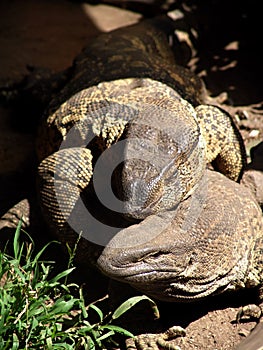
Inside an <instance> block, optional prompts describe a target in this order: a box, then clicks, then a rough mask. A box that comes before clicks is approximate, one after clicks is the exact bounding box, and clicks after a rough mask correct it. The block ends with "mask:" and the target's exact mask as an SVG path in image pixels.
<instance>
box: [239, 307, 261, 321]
mask: <svg viewBox="0 0 263 350" xmlns="http://www.w3.org/2000/svg"><path fill="white" fill-rule="evenodd" d="M261 316H262V309H261V307H260V306H258V305H256V304H249V305H246V306H243V307H241V308H240V309H239V311H238V313H237V315H236V322H237V323H239V322H240V321H241V320H248V319H251V318H253V319H257V320H258V319H260V317H261Z"/></svg>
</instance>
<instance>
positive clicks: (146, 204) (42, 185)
mask: <svg viewBox="0 0 263 350" xmlns="http://www.w3.org/2000/svg"><path fill="white" fill-rule="evenodd" d="M173 31H174V27H173V22H172V21H171V20H170V19H169V18H168V17H166V16H163V17H160V18H156V19H152V20H146V21H144V22H142V23H140V24H138V25H135V26H130V27H127V28H121V29H119V30H116V31H113V32H110V33H106V34H102V35H101V36H99V37H98V38H96V39H95V40H94V41H93V42H91V44H90V45H89V46H88V47H87V48H86V49H85V50H84V51H83V52H82V53H81V54H80V55H79V56H78V57H77V58H76V60H75V62H74V65H73V66H72V68H71V70H70V76H71V78H70V80H69V82H68V83H67V84H66V85H65V86H64V88H63V89H62V90H61V92H60V93H59V94H57V96H56V97H55V98H54V99H53V100H52V101H51V103H50V105H49V107H48V109H47V110H46V112H45V115H44V117H43V121H42V123H41V126H40V129H39V130H40V132H39V136H38V146H37V148H38V157H39V162H40V165H39V174H38V175H39V178H38V188H39V197H40V203H41V206H42V210H43V214H44V217H45V218H46V221H47V223H48V224H49V226H50V228H51V231H52V232H53V233H54V234H55V235H56V236H57V237H58V238H59V239H60V240H61V241H62V242H64V243H69V244H71V245H74V243H75V242H76V240H77V239H78V236H79V234H80V233H82V238H81V240H80V242H79V247H78V251H77V258H78V260H80V261H82V262H84V263H88V262H90V261H92V262H93V263H94V264H95V265H96V266H97V267H98V268H99V269H100V270H101V271H102V272H103V273H104V274H106V275H108V276H110V277H112V278H114V279H117V280H119V281H122V282H126V283H129V284H131V285H132V286H134V287H135V288H136V289H139V290H140V291H142V292H144V293H146V294H148V295H150V296H153V297H155V298H157V299H160V300H169V301H191V300H196V299H198V298H203V297H206V296H208V295H212V294H216V293H219V292H223V291H226V290H234V289H238V288H243V287H254V286H258V285H260V284H261V282H262V269H263V264H262V249H263V248H262V247H263V243H262V236H263V233H262V213H261V210H260V208H259V206H258V204H257V203H256V200H255V198H254V197H253V196H252V195H251V193H250V192H249V190H247V189H246V188H245V187H244V186H241V185H240V184H238V183H237V182H235V181H239V180H240V179H241V176H242V172H243V168H244V165H245V154H244V146H243V143H242V139H241V136H240V134H239V132H238V130H237V128H236V126H235V124H234V123H233V121H232V119H231V117H230V116H229V115H228V114H227V113H226V112H224V111H223V110H221V109H220V108H218V107H216V106H211V105H206V104H205V102H206V92H205V89H204V86H203V84H202V82H201V80H200V79H198V78H197V77H196V76H194V75H193V74H192V73H191V72H189V71H188V70H186V69H184V68H182V67H180V66H178V65H176V63H175V60H174V56H173V53H172V51H171V50H170V47H169V45H168V40H167V37H168V36H169V35H171V34H172V33H173ZM210 162H212V164H213V166H214V169H215V170H218V171H220V172H221V173H222V174H224V175H222V174H219V173H217V172H216V171H213V172H211V171H208V170H206V167H207V164H208V163H210ZM96 197H98V200H97V198H96ZM100 202H102V205H101V204H100ZM94 208H95V209H94ZM97 208H99V209H97ZM116 213H117V214H116ZM104 246H106V247H105V248H104ZM219 262H220V263H219ZM142 348H145V349H146V347H142Z"/></svg>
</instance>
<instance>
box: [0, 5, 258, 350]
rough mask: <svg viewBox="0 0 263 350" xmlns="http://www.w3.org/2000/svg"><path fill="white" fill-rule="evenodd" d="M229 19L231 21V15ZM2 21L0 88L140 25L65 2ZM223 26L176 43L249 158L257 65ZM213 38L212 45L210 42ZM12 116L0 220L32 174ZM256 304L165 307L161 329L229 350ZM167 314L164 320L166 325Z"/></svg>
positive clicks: (184, 343)
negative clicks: (242, 316) (218, 99)
mask: <svg viewBox="0 0 263 350" xmlns="http://www.w3.org/2000/svg"><path fill="white" fill-rule="evenodd" d="M201 7H202V6H201ZM229 11H230V13H232V12H231V9H229ZM0 13H1V14H2V15H1V21H0V47H1V48H2V49H1V51H0V67H1V70H0V86H1V85H4V84H7V83H8V82H10V81H14V80H19V79H21V77H23V76H24V75H25V74H26V73H27V66H28V65H31V66H37V67H47V68H50V69H52V70H54V71H60V70H62V69H64V68H66V67H68V66H69V65H70V64H71V62H72V60H73V58H74V56H75V55H76V54H77V53H79V52H80V50H81V49H82V48H83V46H84V45H86V44H87V43H88V42H89V40H91V38H93V37H94V36H95V35H97V34H99V33H100V32H103V31H108V30H111V29H114V28H117V27H121V26H124V25H127V24H131V23H135V22H137V21H138V20H139V19H140V18H141V14H140V13H136V12H132V11H129V10H127V9H119V8H117V7H112V6H107V5H88V4H81V3H77V2H70V1H66V0H52V1H51V0H50V1H48V0H38V1H34V0H27V1H23V2H22V1H19V0H12V1H10V0H2V1H1V2H0ZM197 15H198V16H197V19H196V18H194V19H193V18H191V16H190V17H189V21H190V22H189V23H190V26H192V27H193V28H194V29H196V28H197V27H196V22H198V21H199V22H201V23H204V22H202V21H204V20H207V16H205V15H207V14H206V12H205V10H204V9H202V11H201V10H200V13H197ZM219 17H220V16H219ZM228 20H229V18H228ZM225 21H226V22H225V23H226V25H225V29H226V31H225V32H224V34H226V32H227V33H228V36H226V35H225V36H223V34H222V33H221V34H220V35H221V36H220V35H218V31H217V30H218V27H217V26H216V21H215V22H212V21H211V22H210V21H209V20H208V21H207V22H205V24H204V28H205V25H206V26H207V27H209V26H210V27H209V28H210V29H211V30H205V29H204V28H203V31H202V30H200V32H198V35H199V39H200V40H199V45H197V46H195V45H194V46H193V45H192V44H191V45H187V42H188V44H189V41H188V39H189V32H188V34H187V33H186V32H185V31H184V30H185V28H186V27H187V26H185V24H183V25H182V26H181V27H180V30H179V31H178V35H179V38H180V40H181V41H182V44H184V47H185V48H186V49H185V51H184V52H185V56H184V59H183V61H184V63H185V64H186V65H188V67H189V68H190V69H192V70H194V71H195V72H196V73H198V74H199V75H200V76H202V77H203V78H204V80H205V82H206V84H207V87H208V89H209V90H210V92H211V94H212V95H214V96H215V95H219V94H220V93H222V92H224V93H225V92H227V94H228V95H227V98H226V99H225V103H228V104H229V102H230V103H231V105H232V106H230V107H229V108H230V112H232V113H233V115H234V117H235V119H236V121H237V123H238V125H239V127H240V129H241V133H242V135H243V137H244V139H245V143H246V146H247V149H248V150H249V149H250V148H251V147H252V146H253V145H255V144H257V143H259V142H260V141H261V140H262V138H263V116H262V105H261V103H262V100H263V96H262V88H261V76H262V70H261V71H259V69H260V64H259V61H260V59H257V57H258V56H257V51H253V50H254V49H255V48H254V46H253V43H254V40H252V43H251V42H250V41H249V42H248V37H249V33H245V34H246V35H245V36H243V37H242V36H241V35H242V33H240V32H238V27H236V29H237V32H235V31H230V30H229V28H228V26H227V23H228V22H227V20H225ZM231 21H232V25H233V27H235V26H237V24H236V23H235V18H234V17H232V18H230V22H231ZM249 23H250V22H249ZM231 28H232V27H231ZM250 29H251V28H250ZM252 29H253V30H254V28H252ZM252 29H251V30H252ZM208 32H210V36H208V35H207V33H208ZM213 35H215V37H216V38H217V40H216V41H215V40H213V39H212V36H213ZM216 35H217V36H216ZM244 38H245V39H244ZM184 40H186V42H185V41H184ZM209 40H210V41H209ZM242 40H243V41H242ZM205 43H206V45H205ZM248 52H249V53H250V54H249V55H248ZM261 62H262V61H261ZM237 106H241V107H240V108H237ZM10 113H11V112H10V110H9V109H8V108H4V107H1V109H0V160H1V166H0V179H3V181H2V182H1V184H0V191H1V193H0V196H1V213H3V212H4V211H5V210H6V209H7V208H8V206H9V205H10V203H14V202H15V201H16V199H17V198H18V199H20V198H22V197H23V194H24V193H25V192H26V191H25V187H26V188H28V186H30V185H31V184H29V183H28V181H26V180H21V179H20V174H21V173H22V172H23V171H24V170H25V169H27V167H30V164H31V163H30V162H31V159H32V158H33V143H34V135H33V134H32V133H31V132H26V131H24V130H23V132H21V130H19V129H17V128H16V127H14V126H13V125H12V123H10V118H11V114H10ZM7 174H11V175H12V176H11V177H10V178H12V179H13V178H14V179H15V181H14V182H11V183H10V182H9V183H8V182H6V175H7ZM103 291H104V290H103ZM97 297H99V295H96V293H95V296H94V298H97ZM254 300H255V296H254V295H253V293H251V292H250V293H247V292H244V293H237V294H235V296H227V297H218V298H213V299H212V300H210V299H209V300H208V301H205V302H203V303H199V304H191V305H189V304H187V305H169V306H167V305H164V306H162V308H163V310H164V311H163V313H161V316H162V320H163V321H162V322H161V323H160V325H161V326H160V327H166V326H167V325H172V324H176V325H182V326H183V327H185V328H186V330H187V335H186V337H184V338H180V339H178V340H176V341H175V342H176V343H177V344H178V345H180V347H181V349H182V350H186V349H190V350H191V349H198V350H202V349H207V350H212V349H213V350H228V349H233V348H234V347H235V346H236V345H237V344H238V343H239V342H240V341H241V340H242V339H243V338H244V336H246V335H247V334H248V332H249V331H250V330H251V329H252V328H253V327H254V326H255V325H256V323H255V322H247V323H241V324H237V323H235V322H233V320H234V319H235V315H236V313H237V310H238V309H239V307H240V306H241V305H243V304H247V303H251V302H253V301H254ZM167 312H168V314H169V317H166V316H165V317H164V315H165V314H166V313H167ZM126 321H127V320H126ZM158 327H159V326H158ZM146 328H147V327H146ZM146 331H147V329H146Z"/></svg>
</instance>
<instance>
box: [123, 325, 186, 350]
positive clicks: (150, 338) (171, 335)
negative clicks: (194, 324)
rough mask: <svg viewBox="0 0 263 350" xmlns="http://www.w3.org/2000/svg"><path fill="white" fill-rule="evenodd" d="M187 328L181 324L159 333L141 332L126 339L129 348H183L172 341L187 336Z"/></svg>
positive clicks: (175, 349) (143, 349)
mask: <svg viewBox="0 0 263 350" xmlns="http://www.w3.org/2000/svg"><path fill="white" fill-rule="evenodd" d="M185 334H186V332H185V330H184V329H183V328H182V327H180V326H173V327H170V328H169V329H167V331H165V332H163V333H158V334H140V335H138V336H136V337H135V338H130V339H128V340H127V341H126V349H127V350H133V349H136V350H160V349H164V350H181V349H180V347H179V346H178V345H174V344H172V343H171V340H173V339H175V338H177V337H183V336H185Z"/></svg>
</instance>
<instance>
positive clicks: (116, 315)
mask: <svg viewBox="0 0 263 350" xmlns="http://www.w3.org/2000/svg"><path fill="white" fill-rule="evenodd" d="M142 300H148V301H149V303H150V304H151V307H152V309H153V313H154V315H155V317H156V318H159V317H160V315H159V310H158V308H157V305H156V303H155V302H154V301H153V300H152V299H151V298H149V297H147V296H146V295H140V296H135V297H132V298H129V299H128V300H126V301H125V302H124V303H122V304H121V305H120V306H119V307H118V308H117V309H116V310H115V311H114V313H113V314H112V316H111V318H112V320H115V319H117V318H119V317H120V316H121V315H123V314H124V313H125V312H127V311H128V310H129V309H131V308H132V307H133V306H134V305H136V304H137V303H139V302H140V301H142Z"/></svg>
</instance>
